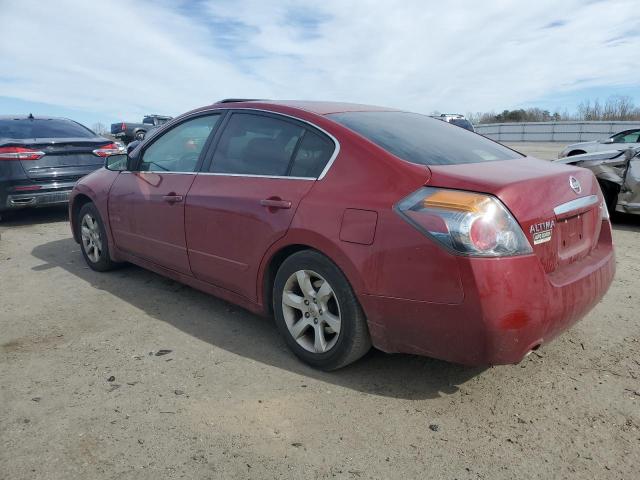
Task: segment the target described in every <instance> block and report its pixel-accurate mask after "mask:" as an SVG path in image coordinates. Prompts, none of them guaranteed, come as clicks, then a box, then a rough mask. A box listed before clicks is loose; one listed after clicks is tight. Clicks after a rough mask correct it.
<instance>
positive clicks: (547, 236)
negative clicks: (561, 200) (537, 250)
mask: <svg viewBox="0 0 640 480" xmlns="http://www.w3.org/2000/svg"><path fill="white" fill-rule="evenodd" d="M576 181H577V180H576ZM555 226H556V222H555V221H553V220H547V221H546V222H541V223H534V224H533V225H531V227H529V233H530V234H531V237H532V238H533V244H534V245H538V244H539V243H545V242H548V241H550V240H551V235H552V234H553V227H555Z"/></svg>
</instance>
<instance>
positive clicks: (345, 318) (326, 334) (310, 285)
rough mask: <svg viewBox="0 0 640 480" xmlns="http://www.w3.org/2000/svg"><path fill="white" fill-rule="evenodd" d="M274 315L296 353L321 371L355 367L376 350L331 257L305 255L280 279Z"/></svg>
mask: <svg viewBox="0 0 640 480" xmlns="http://www.w3.org/2000/svg"><path fill="white" fill-rule="evenodd" d="M273 311H274V313H275V318H276V323H277V325H278V328H279V330H280V333H281V334H282V335H283V336H284V338H285V341H286V342H287V345H288V346H289V348H290V349H291V350H292V351H293V353H294V354H295V355H296V356H297V357H298V358H300V359H301V360H303V361H304V362H306V363H308V364H309V365H311V366H313V367H316V368H319V369H321V370H327V371H328V370H335V369H338V368H341V367H344V366H345V365H348V364H350V363H352V362H355V361H356V360H358V359H359V358H360V357H362V356H363V355H364V354H365V353H367V352H368V351H369V349H370V348H371V339H370V337H369V330H368V328H367V321H366V318H365V315H364V312H363V311H362V307H360V304H359V302H358V299H357V298H356V296H355V294H354V293H353V290H352V288H351V285H349V282H348V281H347V279H346V277H345V276H344V274H343V273H342V272H341V271H340V269H339V268H338V267H337V266H336V265H335V264H334V263H333V262H332V261H331V260H329V259H328V258H327V257H325V256H324V255H322V254H320V253H319V252H316V251H313V250H303V251H301V252H297V253H294V254H293V255H291V256H290V257H289V258H287V259H286V260H285V261H284V262H283V263H282V265H281V266H280V268H279V269H278V273H277V274H276V278H275V282H274V289H273Z"/></svg>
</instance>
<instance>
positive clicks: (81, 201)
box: [69, 193, 93, 243]
mask: <svg viewBox="0 0 640 480" xmlns="http://www.w3.org/2000/svg"><path fill="white" fill-rule="evenodd" d="M92 202H93V199H92V198H91V197H90V196H89V195H87V194H86V193H78V194H77V195H75V196H74V197H73V202H72V203H71V208H70V209H69V221H70V222H71V233H72V234H73V239H74V240H75V241H76V243H80V236H79V234H78V225H77V218H78V213H80V209H81V208H82V207H83V206H84V205H86V204H87V203H92Z"/></svg>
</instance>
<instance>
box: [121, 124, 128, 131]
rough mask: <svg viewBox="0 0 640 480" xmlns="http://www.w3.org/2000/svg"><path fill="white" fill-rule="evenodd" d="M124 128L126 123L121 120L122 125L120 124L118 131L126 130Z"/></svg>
mask: <svg viewBox="0 0 640 480" xmlns="http://www.w3.org/2000/svg"><path fill="white" fill-rule="evenodd" d="M126 130H127V124H126V123H124V122H122V125H120V131H121V132H124V131H126Z"/></svg>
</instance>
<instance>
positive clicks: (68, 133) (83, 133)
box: [0, 118, 95, 140]
mask: <svg viewBox="0 0 640 480" xmlns="http://www.w3.org/2000/svg"><path fill="white" fill-rule="evenodd" d="M77 137H81V138H92V137H95V134H94V133H93V132H92V131H91V130H89V129H88V128H85V127H83V126H82V125H80V124H78V123H76V122H72V121H71V120H63V119H51V120H47V119H37V118H36V119H34V120H28V119H25V120H0V138H12V139H17V140H25V139H29V138H77Z"/></svg>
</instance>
